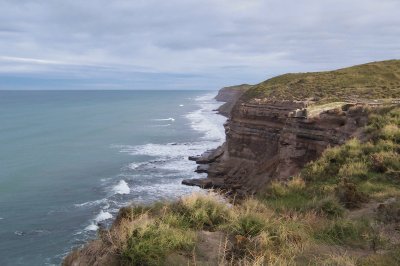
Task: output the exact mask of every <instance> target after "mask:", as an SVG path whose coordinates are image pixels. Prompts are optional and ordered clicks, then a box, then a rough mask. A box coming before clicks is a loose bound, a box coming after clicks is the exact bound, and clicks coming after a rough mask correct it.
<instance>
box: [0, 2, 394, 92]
mask: <svg viewBox="0 0 400 266" xmlns="http://www.w3.org/2000/svg"><path fill="white" fill-rule="evenodd" d="M399 12H400V0H301V1H300V0H264V1H262V0H202V1H200V0H167V1H166V0H112V1H110V0H68V1H66V0H35V1H33V0H32V1H27V0H0V89H11V90H17V89H54V90H60V89H85V90H92V89H123V90H125V89H219V88H221V87H224V86H228V85H237V84H242V83H250V84H256V83H258V82H261V81H263V80H266V79H268V78H270V77H273V76H276V75H279V74H284V73H287V72H307V71H322V70H330V69H336V68H341V67H345V66H351V65H355V64H361V63H366V62H370V61H379V60H387V59H399V58H400V15H399Z"/></svg>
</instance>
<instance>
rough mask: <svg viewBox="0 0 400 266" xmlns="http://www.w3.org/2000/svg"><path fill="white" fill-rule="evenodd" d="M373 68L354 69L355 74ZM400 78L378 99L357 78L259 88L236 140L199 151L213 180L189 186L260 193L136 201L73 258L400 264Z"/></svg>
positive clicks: (236, 111) (239, 119)
mask: <svg viewBox="0 0 400 266" xmlns="http://www.w3.org/2000/svg"><path fill="white" fill-rule="evenodd" d="M398 62H399V61H389V62H381V63H373V64H374V68H375V67H378V68H379V69H386V70H387V69H391V66H392V65H393V64H394V65H397V64H398ZM364 66H367V68H369V67H370V66H369V65H364ZM364 66H357V67H355V68H351V69H350V70H349V71H350V72H352V76H354V77H357V76H359V75H357V73H354V72H353V71H354V69H358V70H359V71H361V72H362V71H364ZM343 71H344V73H346V71H345V70H340V73H343ZM327 73H328V74H329V75H332V76H335V75H336V74H337V73H329V72H327ZM327 73H323V74H322V75H326V74H327ZM394 73H395V72H394ZM392 74H393V73H392V72H390V71H389V72H387V73H386V75H387V76H388V77H389V79H390V80H391V81H390V82H389V83H387V84H389V85H390V87H387V93H386V94H385V92H384V91H383V90H382V91H380V92H379V95H380V96H379V98H373V97H375V96H376V91H379V90H380V89H379V88H375V87H364V89H361V87H357V86H361V85H360V84H361V83H362V82H361V81H359V80H358V81H357V82H358V83H357V84H358V85H357V86H354V89H353V90H351V95H350V94H347V93H345V94H343V95H341V96H340V97H339V96H338V95H339V94H340V92H337V93H336V95H332V94H330V93H320V94H319V96H318V97H314V94H311V95H308V96H307V97H300V96H299V95H300V93H299V92H296V91H293V94H297V93H298V95H297V96H296V97H293V98H291V97H288V100H285V99H280V98H279V97H278V96H277V95H278V94H279V93H280V92H275V91H273V90H274V88H277V89H278V90H279V91H282V88H284V87H285V86H286V85H282V84H279V86H278V85H277V84H275V85H276V87H274V86H272V87H269V88H268V90H272V91H262V90H260V86H259V85H255V86H253V87H251V88H249V89H248V90H247V91H246V92H245V93H243V94H242V96H240V97H239V99H238V100H237V101H236V103H235V104H234V107H233V109H232V112H231V113H230V118H229V119H228V121H227V123H226V124H225V130H226V136H227V141H226V143H225V144H224V145H222V146H221V147H219V148H217V149H215V150H213V151H209V152H206V153H205V154H203V155H201V156H198V157H191V158H190V159H191V160H195V161H196V162H197V163H199V164H200V165H201V166H202V171H205V172H208V178H207V179H201V180H186V181H185V182H186V183H187V184H189V185H199V186H202V187H205V188H212V187H219V188H222V189H224V190H226V191H231V192H234V193H235V194H246V195H248V194H249V193H251V194H252V193H255V192H258V193H256V195H255V197H253V198H249V197H246V198H244V199H240V200H239V201H238V200H235V201H234V203H233V204H227V202H226V200H225V199H223V198H222V197H220V196H219V195H216V194H209V195H205V194H195V195H189V196H186V197H183V198H181V199H180V200H178V201H175V202H162V203H155V204H152V205H149V206H136V205H131V206H127V207H125V208H122V209H121V210H120V211H119V214H118V216H117V218H116V220H115V221H114V223H113V225H112V226H111V228H109V229H101V230H99V232H98V236H99V237H98V239H96V240H93V241H92V242H90V243H88V244H86V245H85V246H84V247H82V248H80V249H77V250H75V251H73V252H71V253H70V254H69V255H68V256H67V257H66V258H65V259H64V262H63V265H226V264H229V265H399V263H400V257H399V254H400V232H399V230H398V229H399V228H400V156H399V152H400V106H399V104H400V101H399V100H398V99H395V98H394V97H393V96H398V95H400V90H399V88H400V86H399V85H400V80H398V79H397V76H396V74H394V76H393V75H392ZM307 75H311V76H312V77H313V78H315V77H317V76H318V74H315V73H313V74H307ZM307 75H306V76H305V77H303V78H307V77H308V76H307ZM340 75H346V74H340ZM383 76H385V75H384V73H381V72H379V71H378V72H377V76H376V77H375V78H377V79H381V77H383ZM393 77H396V78H393ZM375 78H374V77H368V80H367V81H366V83H365V84H364V85H365V86H366V84H372V83H371V81H373V80H374V79H375ZM273 82H275V81H273ZM285 82H289V84H292V83H291V82H293V81H292V80H289V81H288V80H287V79H286V78H285ZM266 84H267V85H268V84H269V83H268V81H266V82H264V83H263V85H262V86H265V85H266ZM341 84H344V83H341ZM346 84H351V82H350V81H349V82H347V83H346ZM389 85H388V86H389ZM268 86H269V85H268ZM268 86H267V87H268ZM288 86H289V85H288ZM327 86H329V84H327ZM346 86H347V85H346ZM356 87H357V88H356ZM306 89H307V90H310V91H312V90H313V89H311V88H310V87H307V88H306ZM226 90H227V89H225V92H224V93H223V94H225V95H227V94H226ZM254 90H255V91H254ZM294 90H296V89H294ZM337 90H340V87H338V88H337ZM357 90H359V91H364V90H366V91H368V90H370V95H372V96H371V97H368V95H367V94H365V95H363V96H362V97H361V96H356V95H354V94H353V93H354V92H356V91H357ZM318 91H319V89H318V90H316V91H314V92H313V93H315V92H318ZM393 92H396V93H393ZM285 93H287V92H285ZM221 94H222V93H221ZM252 95H253V96H252ZM254 95H257V96H254ZM266 95H269V96H266ZM271 95H274V96H271ZM374 95H375V96H374ZM350 96H351V97H350ZM224 97H225V96H224ZM229 99H231V100H232V99H234V98H229V97H228V98H226V97H225V98H224V100H229ZM353 137H354V139H353ZM267 184H268V186H267ZM235 199H236V198H235Z"/></svg>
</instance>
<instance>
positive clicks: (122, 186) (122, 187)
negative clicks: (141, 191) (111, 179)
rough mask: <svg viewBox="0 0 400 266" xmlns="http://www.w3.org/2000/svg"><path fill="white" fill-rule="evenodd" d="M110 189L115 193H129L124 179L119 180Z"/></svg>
mask: <svg viewBox="0 0 400 266" xmlns="http://www.w3.org/2000/svg"><path fill="white" fill-rule="evenodd" d="M112 190H113V192H114V193H115V194H129V193H130V192H131V190H130V188H129V186H128V183H126V182H125V180H120V181H119V182H118V184H117V185H116V186H114V187H113V189H112Z"/></svg>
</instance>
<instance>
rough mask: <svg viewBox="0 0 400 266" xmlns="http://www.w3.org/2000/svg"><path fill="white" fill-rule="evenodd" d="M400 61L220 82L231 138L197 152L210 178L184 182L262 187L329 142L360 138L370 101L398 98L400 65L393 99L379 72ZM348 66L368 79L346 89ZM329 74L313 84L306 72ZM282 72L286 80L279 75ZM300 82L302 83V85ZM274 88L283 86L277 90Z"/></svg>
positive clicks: (249, 189)
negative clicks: (233, 83) (259, 80)
mask: <svg viewBox="0 0 400 266" xmlns="http://www.w3.org/2000/svg"><path fill="white" fill-rule="evenodd" d="M397 65H400V64H399V63H398V61H397V62H396V61H388V62H386V64H382V63H381V64H379V63H375V65H374V63H371V64H367V65H361V66H356V67H352V68H348V69H342V70H336V71H331V72H321V73H311V74H310V73H306V74H287V75H284V76H281V77H277V78H273V79H271V80H269V81H266V82H263V83H260V84H258V85H255V86H253V87H251V86H247V85H240V86H238V87H226V88H223V89H221V90H220V91H219V93H218V95H217V96H216V99H217V100H220V101H226V102H227V103H225V104H224V105H228V106H232V108H230V109H229V112H228V120H227V122H226V123H225V125H224V126H225V132H226V143H224V145H222V146H221V147H219V148H218V149H216V150H214V151H207V152H206V153H205V154H203V155H202V156H200V157H199V160H196V161H197V163H198V164H200V166H199V167H198V170H197V171H198V172H202V173H204V172H207V173H208V177H207V178H205V179H192V180H190V179H189V180H184V181H183V184H186V185H197V186H200V187H203V188H218V189H223V190H226V191H228V192H230V193H231V194H234V195H237V196H246V195H249V194H254V193H257V192H258V191H260V190H263V189H264V188H265V186H266V185H267V184H268V182H271V181H272V180H276V179H279V180H287V179H288V178H289V177H292V176H295V175H296V174H298V173H299V171H300V170H301V169H302V168H303V167H304V166H305V165H306V164H307V163H308V162H310V161H313V160H315V159H317V158H318V157H319V156H320V155H321V154H322V152H323V151H324V150H325V149H326V148H327V147H333V146H337V145H341V144H343V143H345V142H346V141H347V140H349V139H351V138H353V137H359V138H362V134H361V133H362V132H361V131H362V129H363V128H364V127H365V125H366V123H367V121H368V119H367V117H368V112H367V111H366V108H377V107H380V106H382V105H384V104H391V103H392V104H396V103H397V102H398V100H397V99H398V98H396V96H397V97H398V96H399V95H396V93H395V92H394V91H395V90H396V88H397V90H399V87H396V86H400V84H399V83H398V82H399V79H400V76H399V70H397V73H396V72H395V73H396V74H394V75H395V76H394V77H396V78H395V79H394V80H393V85H391V86H390V88H389V87H386V88H387V90H388V93H390V97H389V100H385V98H386V97H381V96H383V95H384V92H383V90H384V89H385V88H383V87H385V86H384V84H386V83H387V81H386V80H385V79H384V78H383V77H382V75H381V74H384V73H380V72H385V71H387V72H390V69H391V68H392V67H394V66H397ZM374 68H375V73H376V75H375V76H370V77H368V78H367V75H368V71H374ZM346 74H347V75H349V76H351V75H355V76H356V74H358V76H361V77H364V78H365V84H362V83H360V84H357V85H356V84H349V85H347V86H349V87H351V88H353V90H352V91H349V93H348V94H343V90H347V89H348V88H347V86H346V85H340V86H346V87H339V85H337V84H340V82H341V81H342V80H344V79H345V77H344V76H345V75H346ZM291 75H294V76H291ZM396 75H398V76H396ZM310 76H312V77H311V78H310ZM325 76H328V77H329V78H330V80H326V82H325V83H324V84H321V85H320V86H321V87H319V84H312V85H313V87H311V88H309V87H308V86H309V84H306V83H307V79H313V80H314V82H315V83H317V81H316V80H318V79H322V80H325V79H326V78H325ZM279 78H281V79H282V81H280V82H279V81H277V79H279ZM358 78H359V77H358ZM337 79H340V80H337ZM349 80H351V77H349ZM380 80H382V82H380ZM383 80H385V82H383ZM268 82H270V83H272V85H269V84H268ZM346 82H348V81H347V79H346ZM299 83H300V84H303V87H302V86H300V87H299V85H298V84H299ZM336 83H337V84H336ZM374 84H377V85H374ZM307 85H308V86H307ZM292 86H293V87H292ZM324 86H325V87H327V88H328V89H329V90H332V94H329V93H325V94H323V93H322V92H321V91H323V90H324ZM375 86H376V87H375ZM388 86H389V85H388ZM263 87H267V88H266V89H267V92H264V93H265V94H262V93H260V90H261V89H262V90H264V89H265V88H263ZM331 87H333V88H331ZM238 88H241V89H240V90H238ZM260 88H261V89H260ZM335 88H336V89H335ZM307 89H308V90H309V92H308V93H305V92H304V91H303V90H307ZM268 90H269V91H268ZM273 90H277V91H278V93H279V94H278V93H277V94H276V95H273V93H274V92H273ZM285 90H286V91H285ZM290 90H292V91H291V92H290V93H292V94H297V97H296V98H294V97H293V96H290V97H285V96H284V95H285V94H289V91H290ZM299 90H300V92H299ZM311 90H313V91H311ZM319 90H321V91H319ZM334 91H336V92H334ZM368 91H370V92H368ZM378 91H380V92H378ZM269 93H270V94H271V95H268V94H269ZM379 93H380V94H379ZM360 94H362V95H360ZM316 95H318V96H317V97H316ZM268 96H269V97H268ZM374 97H376V98H374ZM392 97H393V98H392ZM224 105H222V106H224Z"/></svg>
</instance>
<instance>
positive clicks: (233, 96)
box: [215, 84, 251, 117]
mask: <svg viewBox="0 0 400 266" xmlns="http://www.w3.org/2000/svg"><path fill="white" fill-rule="evenodd" d="M250 88H251V85H248V84H242V85H238V86H230V87H224V88H222V89H220V90H219V92H218V95H217V96H215V99H216V100H217V101H220V102H225V103H224V104H223V105H221V106H220V107H219V108H218V112H219V113H220V114H221V115H224V116H226V117H229V116H230V113H231V111H232V108H233V106H234V105H235V103H236V102H237V100H238V99H239V98H240V96H242V95H243V93H245V92H246V91H247V90H248V89H250Z"/></svg>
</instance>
